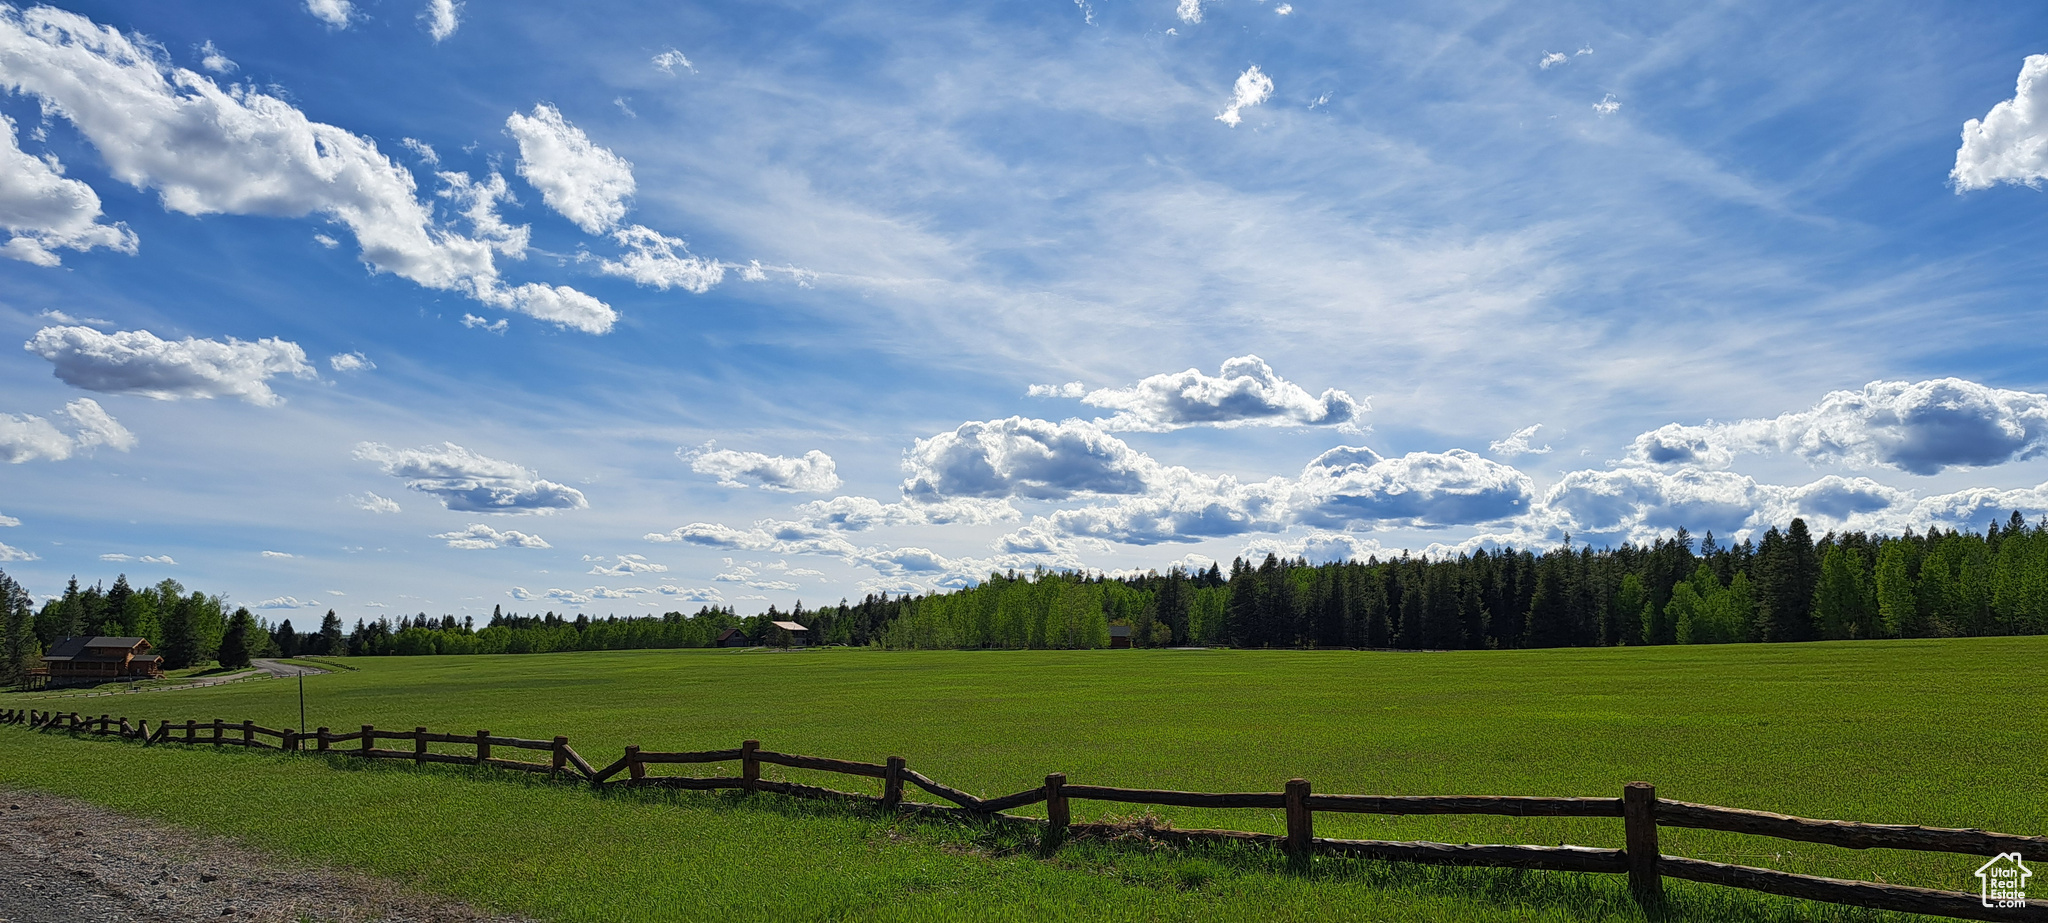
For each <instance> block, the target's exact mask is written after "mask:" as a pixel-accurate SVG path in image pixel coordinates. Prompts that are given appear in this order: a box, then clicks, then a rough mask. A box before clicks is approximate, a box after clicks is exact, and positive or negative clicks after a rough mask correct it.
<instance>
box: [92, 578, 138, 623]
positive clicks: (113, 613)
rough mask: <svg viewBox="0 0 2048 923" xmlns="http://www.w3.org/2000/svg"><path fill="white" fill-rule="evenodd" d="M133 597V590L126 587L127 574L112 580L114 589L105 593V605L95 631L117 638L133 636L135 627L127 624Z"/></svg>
mask: <svg viewBox="0 0 2048 923" xmlns="http://www.w3.org/2000/svg"><path fill="white" fill-rule="evenodd" d="M134 596H135V590H134V588H133V587H130V586H129V585H128V575H127V574H122V575H120V576H118V577H115V578H114V588H113V589H111V590H108V591H107V599H106V603H105V606H104V608H103V609H102V615H101V620H100V626H99V628H98V629H97V630H98V632H99V633H100V634H102V635H108V636H111V637H117V638H119V637H130V636H133V634H134V632H135V626H134V625H130V624H129V623H128V614H129V608H130V607H129V603H130V602H131V601H132V600H133V598H134Z"/></svg>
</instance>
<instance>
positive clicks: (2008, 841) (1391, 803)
mask: <svg viewBox="0 0 2048 923" xmlns="http://www.w3.org/2000/svg"><path fill="white" fill-rule="evenodd" d="M0 724H23V725H27V726H28V727H30V728H34V729H40V730H45V731H71V732H75V733H84V734H93V735H110V736H118V737H122V738H127V739H131V740H140V741H142V742H143V743H144V744H145V745H150V744H158V743H182V744H212V745H216V746H240V747H261V748H270V749H277V750H284V751H293V752H316V753H331V754H340V755H348V756H357V757H362V758H366V759H393V760H410V761H412V762H413V763H415V764H425V763H453V764H458V765H472V766H490V767H495V768H499V769H511V770H518V771H523V772H534V773H546V774H549V775H550V776H552V777H557V778H566V779H569V780H572V781H577V782H583V783H588V784H589V785H591V786H593V787H598V788H602V787H607V786H618V787H623V788H674V789H689V790H697V791H709V790H716V789H734V790H738V791H742V792H749V793H751V792H773V793H776V794H782V795H791V796H796V797H803V798H827V799H834V800H841V801H851V802H857V803H868V804H874V805H876V806H878V807H879V808H881V809H882V810H884V811H889V812H914V813H938V814H950V815H955V816H966V817H971V818H981V819H1001V820H1005V821H1013V822H1022V823H1027V824H1033V825H1039V826H1042V827H1043V836H1044V839H1045V842H1046V843H1047V844H1048V845H1049V846H1056V845H1058V844H1059V843H1060V842H1062V841H1064V840H1066V839H1067V838H1069V837H1072V836H1110V835H1119V834H1123V833H1127V832H1129V831H1128V830H1127V829H1126V828H1122V827H1118V826H1115V825H1110V824H1095V823H1075V822H1074V821H1073V820H1072V811H1071V807H1070V803H1071V802H1073V801H1076V800H1082V801H1105V802H1115V803H1119V804H1133V805H1164V806H1174V807H1194V808H1251V809H1260V810H1283V811H1285V812H1286V816H1287V833H1286V834H1284V835H1281V834H1269V833H1248V832H1244V831H1239V830H1174V829H1151V830H1146V831H1143V834H1144V835H1145V836H1148V837H1151V838H1154V839H1159V840H1164V841H1170V842H1177V843H1199V842H1238V843H1250V844H1259V845H1267V846H1271V847H1274V848H1278V849H1280V850H1283V851H1285V852H1286V853H1287V854H1289V855H1291V856H1294V857H1297V858H1306V857H1308V856H1310V855H1317V854H1321V855H1336V856H1353V857H1358V858H1365V859H1379V860H1384V861H1392V862H1422V863H1432V864H1439V865H1473V866H1490V867H1497V868H1517V869H1542V870H1549V871H1564V872H1602V873H1612V874H1625V875H1627V876H1628V878H1629V885H1630V889H1631V891H1632V892H1633V893H1634V895H1635V896H1636V898H1637V899H1638V900H1640V901H1642V902H1643V903H1644V904H1645V905H1649V906H1655V905H1657V904H1660V903H1661V902H1662V901H1663V879H1665V878H1679V879H1684V880H1687V881H1696V882H1704V883H1706V884H1714V885H1725V886H1728V887H1733V888H1746V889H1748V890H1752V891H1762V892H1766V893H1770V894H1779V895H1785V896H1788V897H1797V898H1805V899H1808V900H1816V901H1825V902H1827V903H1833V904H1848V905H1852V906H1858V907H1871V908H1876V909H1880V910H1896V911H1904V912H1907V913H1921V914H1932V915H1935V916H1947V917H1954V918H1958V919H1965V920H1994V921H2015V920H2016V921H2048V901H2039V900H2031V901H2026V902H2024V903H2023V904H2020V905H2018V906H2005V907H1992V906H1986V905H1985V901H1983V900H1982V898H1981V897H1980V896H1979V895H1978V894H1973V893H1969V892H1964V891H1940V890H1934V889H1929V888H1914V887H1907V886H1904V885H1893V884H1883V883H1877V882H1867V881H1847V880H1843V879H1838V878H1822V877H1817V876H1813V875H1798V874H1793V873H1790V872H1780V871H1776V870H1772V869H1762V868H1752V867H1749V866H1741V865H1726V864H1722V863H1719V862H1707V861H1704V860H1700V859H1688V858H1685V857H1682V856H1667V855H1663V854H1662V853H1661V852H1660V851H1659V849H1658V845H1657V831H1658V830H1659V828H1662V827H1688V828H1694V829H1700V830H1720V831H1727V832H1732V833H1747V834H1756V835H1760V836H1770V837H1776V838H1779V839H1786V840H1797V841H1801V842H1807V843H1822V844H1826V845H1829V846H1840V847H1845V848H1848V849H1872V848H1881V849H1910V850H1924V851H1931V852H1947V853H1959V854H1963V855H1970V856H1983V857H1998V856H2002V855H2006V854H2024V853H2028V852H2031V853H2033V854H2035V855H2037V856H2044V857H2048V837H2044V836H2018V835H2014V834H2008V833H1992V832H1989V831H1985V830H1976V829H1950V828H1942V827H1919V826H1911V825H1894V824H1864V823H1857V822H1853V821H1839V820H1814V819H1811V818H1804V817H1791V816H1787V815H1783V814H1771V813H1767V812H1764V811H1748V810H1742V809H1738V808H1723V807H1715V806H1713V805H1704V804H1693V803H1690V802H1685V801H1672V800H1668V799H1663V798H1658V797H1657V794H1656V789H1655V788H1654V787H1653V786H1651V785H1650V784H1649V783H1646V782H1631V783H1629V784H1628V785H1627V786H1625V787H1624V788H1623V790H1622V795H1621V797H1619V798H1541V797H1519V796H1493V795H1484V796H1464V795H1400V796H1393V795H1333V794H1316V793H1314V792H1313V791H1311V790H1310V786H1309V783H1308V781H1307V780H1305V779H1294V780H1292V781H1290V782H1288V783H1287V784H1286V786H1285V787H1284V788H1283V789H1282V790H1281V791H1278V792H1178V791H1161V790H1155V789H1137V788H1111V787H1108V786H1101V785H1077V784H1074V783H1070V782H1068V781H1067V777H1066V776H1065V775H1064V774H1060V773H1054V774H1052V775H1049V776H1046V777H1045V783H1044V784H1043V785H1041V786H1037V787H1033V788H1030V789H1026V790H1024V791H1021V792H1018V793H1016V794H1014V795H1006V796H1004V797H1001V798H978V797H976V796H974V795H970V794H968V793H966V792H963V791H960V790H959V789H955V788H953V787H951V786H948V785H944V784H942V783H940V782H937V781H934V780H932V779H931V778H929V777H927V776H925V775H924V774H922V773H919V772H917V771H916V770H913V769H911V768H909V766H908V765H906V763H905V761H904V759H903V758H902V757H895V756H892V757H889V759H888V760H887V761H886V762H882V763H863V762H857V761H854V760H840V759H831V758H828V757H822V756H801V755H798V754H793V753H777V752H775V751H772V750H763V749H761V745H760V742H759V741H753V740H749V741H746V742H744V743H742V744H741V745H740V746H738V747H736V748H733V749H729V750H701V751H694V752H656V751H647V750H642V749H640V748H639V747H627V748H626V752H625V754H624V755H623V756H620V757H619V758H618V759H617V760H616V761H614V762H612V763H610V764H609V765H607V766H605V767H604V768H603V769H593V768H592V767H591V765H590V764H589V763H588V762H586V761H585V760H584V759H583V757H582V756H581V755H579V754H578V753H577V752H576V751H575V750H574V749H572V748H571V747H570V746H569V739H568V738H566V737H556V738H554V739H552V740H528V739H522V738H517V737H498V736H493V735H492V734H491V732H489V731H478V732H476V733H475V734H437V733H430V732H429V731H428V730H427V729H426V728H423V727H420V728H413V729H412V730H409V731H390V730H380V729H378V728H375V727H372V726H370V725H363V726H362V728H361V730H359V731H355V732H351V733H346V734H337V733H334V732H332V731H330V730H328V729H327V728H320V729H318V730H315V731H312V732H310V733H309V732H301V731H294V730H276V729H272V728H265V727H259V726H257V725H256V724H255V723H254V722H250V721H243V722H240V723H234V722H225V721H221V720H219V719H215V720H212V721H185V722H183V723H178V722H172V721H162V722H158V723H157V724H156V726H155V728H154V730H152V729H151V727H150V724H149V722H147V721H138V722H135V723H133V724H131V723H130V722H129V720H128V719H126V718H117V717H113V716H110V715H100V716H99V717H97V718H93V717H87V716H83V715H80V714H78V713H76V712H70V713H56V712H44V711H36V710H23V709H9V710H0ZM273 741H274V742H273ZM380 741H407V742H410V743H411V744H412V746H411V747H410V748H406V749H396V748H388V747H379V746H377V744H378V742H380ZM429 744H442V745H455V746H457V747H462V748H469V749H470V752H467V753H445V752H435V751H431V750H429V749H428V745H429ZM507 749H510V750H525V751H542V752H545V753H547V754H548V755H549V758H548V761H547V762H544V763H543V762H528V761H521V760H509V759H503V758H500V757H498V756H494V754H495V753H497V752H499V751H501V750H507ZM735 762H736V763H739V764H740V765H739V769H740V774H739V775H737V776H710V777H701V776H690V775H667V774H655V773H652V772H650V771H649V769H650V767H658V766H684V765H701V764H709V763H735ZM764 763H766V764H770V765H776V766H787V767H790V768H792V769H806V770H813V771H818V772H831V773H840V774H843V775H852V776H862V777H866V778H871V779H878V780H880V781H881V786H882V794H881V795H880V796H879V797H878V796H875V795H866V794H859V793H855V792H845V791H838V790H835V789H830V788H822V787H819V786H814V785H803V784H799V783H796V782H784V781H776V780H771V779H763V778H761V765H762V764H764ZM906 785H914V786H916V787H918V788H921V789H923V790H925V791H926V792H929V793H931V794H933V795H936V796H938V797H939V798H942V799H944V800H945V801H948V802H951V803H952V804H951V805H944V804H933V803H923V802H916V801H909V800H905V798H904V791H905V787H906ZM1040 802H1044V803H1045V806H1046V817H1045V819H1043V820H1040V819H1038V818H1033V817H1020V816H1017V815H1012V814H1006V813H1004V812H1006V811H1009V810H1012V809H1015V808H1021V807H1024V806H1026V805H1032V804H1038V803H1040ZM1318 813H1337V814H1387V815H1417V814H1491V815H1501V816H1507V817H1614V818H1620V819H1621V821H1622V833H1623V838H1622V841H1623V844H1624V848H1622V849H1595V848H1591V847H1585V846H1519V845H1472V844H1451V843H1428V842H1392V841H1385V840H1341V839H1325V838H1321V837H1317V836H1316V835H1315V815H1316V814H1318Z"/></svg>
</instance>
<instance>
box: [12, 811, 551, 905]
mask: <svg viewBox="0 0 2048 923" xmlns="http://www.w3.org/2000/svg"><path fill="white" fill-rule="evenodd" d="M0 882H5V884H0V923H102V921H119V920H138V921H147V923H157V921H188V920H190V921H197V920H213V921H229V923H232V921H237V920H247V921H264V923H271V921H276V923H287V921H299V920H320V921H337V923H355V921H369V920H389V921H400V920H404V921H431V923H458V921H460V923H482V921H488V923H530V921H524V920H522V919H521V918H518V917H506V916H496V915H492V914H488V913H484V912H482V911H480V910H478V909H476V908H474V907H470V906H468V905H466V904H463V903H460V902H457V901H453V900H450V899H447V898H442V897H435V896H432V895H426V894H421V893H420V892H418V891H414V890H411V889H409V888H407V887H406V886H404V885H401V884H399V883H397V882H393V881H387V880H384V879H379V878H372V877H370V876H367V875H361V874H357V873H355V872H348V871H342V870H338V869H332V868H321V867H318V866H312V865H306V864H303V863H298V862H292V861H288V860H284V859H280V858H279V857H276V856H272V855H267V854H265V853H261V852H257V851H255V850H252V849H250V848H248V847H246V846H243V845H241V844H240V843H237V842H235V841H233V840H229V839H225V838H222V837H217V836H211V835H208V834H203V833H198V832H195V831H191V830H185V829H180V828H177V827H173V826H170V825H167V824H163V823H160V822H157V821H151V820H144V819H141V818H136V817H128V816H125V815H121V814H116V813H114V812H111V811H107V810H104V809H102V808H98V807H94V806H92V805H89V804H86V803H84V802H81V801H73V800H71V799H68V798H60V797H57V796H54V795H45V794H41V793H38V792H27V791H18V790H0Z"/></svg>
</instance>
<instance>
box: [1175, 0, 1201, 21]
mask: <svg viewBox="0 0 2048 923" xmlns="http://www.w3.org/2000/svg"><path fill="white" fill-rule="evenodd" d="M1173 12H1174V15H1176V16H1179V17H1180V21H1181V22H1201V21H1202V0H1180V5H1179V7H1177V8H1176V9H1175V10H1174V11H1173Z"/></svg>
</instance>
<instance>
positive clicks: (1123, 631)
mask: <svg viewBox="0 0 2048 923" xmlns="http://www.w3.org/2000/svg"><path fill="white" fill-rule="evenodd" d="M1130 646H1131V626H1129V625H1111V626H1109V647H1110V650H1122V649H1124V648H1127V647H1130Z"/></svg>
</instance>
